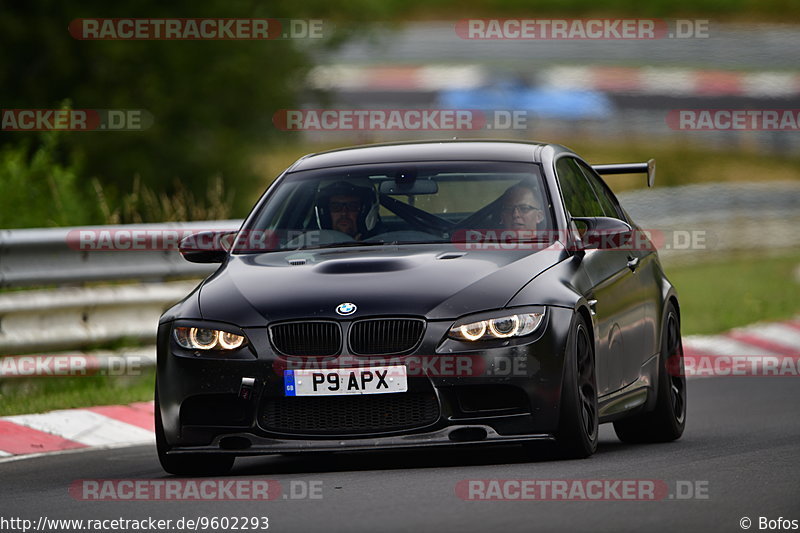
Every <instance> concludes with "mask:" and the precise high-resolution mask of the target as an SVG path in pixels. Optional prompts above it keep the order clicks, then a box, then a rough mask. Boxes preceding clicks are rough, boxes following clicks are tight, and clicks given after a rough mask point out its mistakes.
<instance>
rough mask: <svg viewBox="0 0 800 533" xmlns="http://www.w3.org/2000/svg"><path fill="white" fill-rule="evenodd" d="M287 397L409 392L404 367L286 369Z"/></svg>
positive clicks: (285, 386)
mask: <svg viewBox="0 0 800 533" xmlns="http://www.w3.org/2000/svg"><path fill="white" fill-rule="evenodd" d="M283 383H284V392H285V393H286V396H335V395H342V394H387V393H391V392H406V391H407V390H408V373H407V370H406V367H405V366H404V365H397V366H380V367H362V368H331V369H326V370H306V369H303V370H284V371H283Z"/></svg>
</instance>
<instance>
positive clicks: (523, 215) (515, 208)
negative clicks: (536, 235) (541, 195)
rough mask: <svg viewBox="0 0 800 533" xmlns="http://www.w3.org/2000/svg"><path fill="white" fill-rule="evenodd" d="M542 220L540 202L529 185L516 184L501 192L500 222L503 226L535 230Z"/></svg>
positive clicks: (512, 228) (542, 214)
mask: <svg viewBox="0 0 800 533" xmlns="http://www.w3.org/2000/svg"><path fill="white" fill-rule="evenodd" d="M543 220H544V211H542V204H541V202H540V201H539V199H538V196H537V194H536V193H535V192H534V190H533V189H532V188H531V187H529V186H527V185H523V184H517V185H514V186H513V187H510V188H509V189H507V190H506V192H505V193H503V196H502V202H501V206H500V223H501V224H502V226H503V228H505V229H511V230H518V231H519V230H536V229H538V228H539V226H540V225H541V223H542V221H543Z"/></svg>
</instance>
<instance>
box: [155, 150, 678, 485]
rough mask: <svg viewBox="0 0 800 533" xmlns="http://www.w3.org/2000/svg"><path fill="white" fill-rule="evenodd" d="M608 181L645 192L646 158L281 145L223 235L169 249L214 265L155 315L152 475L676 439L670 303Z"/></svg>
mask: <svg viewBox="0 0 800 533" xmlns="http://www.w3.org/2000/svg"><path fill="white" fill-rule="evenodd" d="M620 173H643V174H646V175H647V180H648V184H649V185H652V181H653V177H654V174H655V165H654V163H653V161H652V160H651V161H649V162H647V163H633V164H619V165H596V166H594V167H593V166H591V165H589V164H587V163H586V162H585V161H584V160H582V159H581V158H580V157H579V156H577V155H576V154H574V153H573V152H571V151H570V150H569V149H567V148H565V147H563V146H559V145H555V144H545V143H528V142H512V141H466V140H454V141H442V142H438V141H437V142H416V143H394V144H383V145H372V146H365V147H355V148H348V149H342V150H334V151H330V152H325V153H319V154H314V155H309V156H306V157H303V158H301V159H300V160H298V161H297V162H296V163H294V164H293V165H292V166H291V167H289V168H288V169H287V170H286V171H285V172H284V173H283V174H281V176H279V177H278V178H277V179H276V180H275V181H274V183H273V184H272V185H271V186H270V187H269V188H268V189H267V191H266V193H265V194H264V195H263V197H262V198H261V199H260V200H259V201H258V203H257V204H256V206H255V208H254V209H253V211H252V213H251V214H250V215H249V216H248V217H247V219H246V220H245V221H244V224H243V225H242V227H241V229H240V230H239V231H238V232H236V233H233V234H222V233H218V234H215V233H200V234H196V235H193V236H190V237H187V238H186V239H184V241H183V242H182V243H181V246H180V249H181V253H182V254H183V255H184V257H185V259H187V260H189V261H194V262H209V263H220V267H219V269H218V270H217V271H216V272H215V273H214V274H213V275H211V276H210V277H208V278H207V279H206V280H204V281H203V282H202V283H201V284H200V285H199V286H198V287H197V288H196V289H195V290H194V291H193V292H192V293H191V294H190V295H189V296H188V297H187V298H186V299H184V300H183V301H181V302H180V303H178V304H177V305H175V306H174V307H172V308H171V309H169V310H168V311H167V312H166V313H164V315H163V316H162V317H161V321H160V324H159V330H158V367H157V384H156V415H155V416H156V441H157V448H158V454H159V458H160V460H161V464H162V466H163V467H164V469H165V470H166V471H168V472H171V473H174V474H182V475H187V474H213V473H224V472H226V471H227V470H229V469H230V468H231V466H232V465H233V462H234V459H235V457H236V456H244V455H257V454H274V453H300V452H302V453H318V452H330V451H351V450H374V449H392V448H395V449H396V448H408V447H419V446H447V445H479V444H492V443H495V444H510V443H518V444H522V445H526V446H527V447H528V448H530V449H532V450H536V449H540V448H541V447H542V446H551V447H552V448H553V449H555V450H557V451H558V452H559V453H560V454H561V455H562V456H564V457H572V458H579V457H587V456H589V455H591V454H592V453H594V452H595V450H596V449H597V438H598V424H601V423H604V422H613V424H614V429H615V431H616V433H617V435H618V436H619V438H620V439H622V440H623V441H626V442H655V441H668V440H674V439H677V438H679V437H680V436H681V434H682V433H683V429H684V426H685V416H686V382H685V378H684V377H683V372H682V365H683V359H682V358H683V355H682V354H683V352H682V346H681V336H680V308H679V304H678V299H677V295H676V292H675V290H674V288H673V286H672V285H671V284H670V282H669V281H668V280H667V278H666V277H665V275H664V272H663V270H662V268H661V265H660V263H659V259H658V255H657V252H656V250H655V247H654V246H653V244H652V241H651V239H650V238H649V237H648V232H646V231H645V230H643V229H642V228H639V227H638V226H637V225H636V224H635V223H634V222H633V221H632V220H631V219H630V217H629V216H628V214H627V213H626V212H625V210H624V209H622V207H621V206H620V204H619V202H618V201H617V199H616V197H615V196H614V194H613V193H612V192H611V190H610V189H609V188H608V186H607V185H606V184H605V183H604V181H603V180H602V179H601V177H600V175H604V174H620ZM542 442H546V443H550V444H549V445H543V444H542ZM533 443H538V444H533Z"/></svg>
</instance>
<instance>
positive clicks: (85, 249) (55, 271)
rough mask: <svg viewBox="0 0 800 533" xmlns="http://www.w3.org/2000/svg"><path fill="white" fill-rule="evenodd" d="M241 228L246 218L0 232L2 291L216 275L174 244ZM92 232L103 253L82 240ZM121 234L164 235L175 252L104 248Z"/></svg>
mask: <svg viewBox="0 0 800 533" xmlns="http://www.w3.org/2000/svg"><path fill="white" fill-rule="evenodd" d="M241 224H242V221H241V220H215V221H209V222H174V223H164V224H135V225H119V226H84V227H75V228H52V229H51V228H47V229H15V230H0V288H4V287H25V286H37V285H38V286H41V285H50V284H63V283H79V282H89V281H112V280H126V279H129V280H140V281H144V280H164V279H167V278H171V277H186V276H193V277H200V276H205V275H208V274H210V273H211V272H213V271H214V270H215V268H216V266H215V265H204V264H196V263H189V262H187V261H185V260H184V259H183V258H182V257H181V256H180V254H179V253H178V252H177V251H176V249H175V248H176V246H175V245H176V244H177V242H175V241H177V240H179V237H180V236H181V235H184V234H186V233H189V232H199V231H206V230H208V231H211V230H219V231H222V230H236V229H239V227H240V226H241ZM134 232H138V234H137V233H134ZM93 234H94V235H95V236H96V239H95V243H96V244H98V245H100V247H101V250H99V251H90V250H89V248H90V246H88V245H86V243H85V242H82V241H81V236H82V235H84V236H85V235H88V236H92V235H93ZM121 235H122V236H125V237H126V239H128V240H129V239H132V238H135V237H137V235H138V236H139V237H140V238H141V239H143V240H146V239H147V238H150V237H152V236H153V235H160V239H161V240H160V241H159V242H160V243H163V241H164V238H165V236H166V237H174V239H173V240H172V244H173V246H172V248H171V249H150V250H131V249H127V250H109V249H102V245H103V239H104V238H108V239H112V240H113V239H114V238H116V237H118V236H121ZM90 244H91V243H90ZM111 244H113V242H112V243H111ZM144 244H145V245H146V243H144Z"/></svg>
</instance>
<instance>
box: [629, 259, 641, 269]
mask: <svg viewBox="0 0 800 533" xmlns="http://www.w3.org/2000/svg"><path fill="white" fill-rule="evenodd" d="M638 266H639V258H638V257H631V256H628V268H630V269H631V272H634V271H635V270H636V269H637V268H638Z"/></svg>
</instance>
